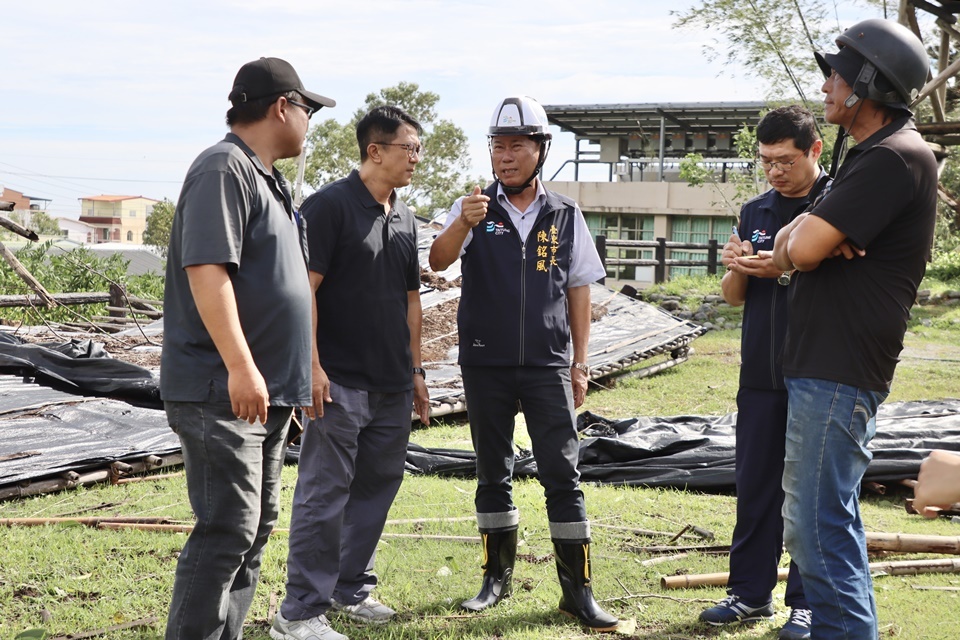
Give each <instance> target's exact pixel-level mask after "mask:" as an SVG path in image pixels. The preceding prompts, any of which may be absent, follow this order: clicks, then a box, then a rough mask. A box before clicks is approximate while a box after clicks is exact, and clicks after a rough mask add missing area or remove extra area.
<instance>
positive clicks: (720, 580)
mask: <svg viewBox="0 0 960 640" xmlns="http://www.w3.org/2000/svg"><path fill="white" fill-rule="evenodd" d="M788 572H789V569H787V568H785V567H784V568H781V569H779V570H778V571H777V580H779V581H783V580H786V579H787V573H788ZM870 573H871V574H874V575H878V574H879V575H891V576H913V575H918V574H921V573H960V560H901V561H899V562H871V563H870ZM729 579H730V574H729V573H700V574H690V575H685V576H663V577H662V578H660V586H661V587H662V588H663V589H684V588H687V587H704V586H716V587H722V586H726V584H727V580H729Z"/></svg>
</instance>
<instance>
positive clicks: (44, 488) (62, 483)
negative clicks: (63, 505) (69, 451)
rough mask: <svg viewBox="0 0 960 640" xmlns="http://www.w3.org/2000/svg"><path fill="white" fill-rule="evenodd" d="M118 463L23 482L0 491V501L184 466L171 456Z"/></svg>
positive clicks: (149, 457)
mask: <svg viewBox="0 0 960 640" xmlns="http://www.w3.org/2000/svg"><path fill="white" fill-rule="evenodd" d="M117 462H120V461H116V462H114V463H113V464H112V465H111V466H110V467H107V468H105V469H96V470H93V471H87V472H84V473H77V472H76V471H64V472H63V473H61V474H59V475H57V476H56V477H52V478H44V479H40V480H24V481H23V482H21V483H19V484H15V485H11V486H8V487H4V488H2V489H0V501H3V500H10V499H12V498H24V497H27V496H33V495H38V494H41V493H50V492H52V491H61V490H63V489H73V488H74V487H77V486H80V485H85V486H86V485H92V484H97V483H100V482H116V481H117V480H118V479H119V478H120V475H121V468H122V469H123V471H122V473H124V474H135V473H144V472H147V471H153V470H154V469H160V468H162V467H170V466H175V465H181V464H183V456H182V455H181V454H180V453H172V454H170V455H166V456H164V457H162V458H160V457H157V456H154V455H149V456H145V457H143V458H142V459H140V460H136V461H131V462H129V463H120V464H117Z"/></svg>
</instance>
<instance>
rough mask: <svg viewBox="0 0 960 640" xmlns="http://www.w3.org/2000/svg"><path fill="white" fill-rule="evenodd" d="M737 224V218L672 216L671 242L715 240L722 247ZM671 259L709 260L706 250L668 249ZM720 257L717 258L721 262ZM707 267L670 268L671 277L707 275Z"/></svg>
mask: <svg viewBox="0 0 960 640" xmlns="http://www.w3.org/2000/svg"><path fill="white" fill-rule="evenodd" d="M736 223H737V219H736V218H727V217H717V218H708V217H706V216H671V217H670V240H671V241H673V242H691V243H706V242H709V241H710V240H711V239H715V240H716V241H717V242H718V243H719V244H720V246H721V247H722V246H723V244H724V243H725V242H726V241H727V238H729V237H730V228H731V227H732V226H733V225H735V224H736ZM667 253H668V256H667V257H669V258H672V259H673V260H703V261H706V259H707V250H706V249H702V250H701V249H668V250H667ZM719 258H720V256H719V255H718V256H717V259H718V260H719ZM706 273H707V267H706V266H703V267H670V275H671V276H680V275H689V276H693V275H705V274H706Z"/></svg>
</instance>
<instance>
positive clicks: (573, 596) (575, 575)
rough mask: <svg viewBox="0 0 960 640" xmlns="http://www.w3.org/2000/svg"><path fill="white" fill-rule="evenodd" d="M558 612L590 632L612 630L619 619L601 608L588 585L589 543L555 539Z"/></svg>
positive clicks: (586, 541) (587, 541)
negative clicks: (577, 622) (560, 594)
mask: <svg viewBox="0 0 960 640" xmlns="http://www.w3.org/2000/svg"><path fill="white" fill-rule="evenodd" d="M553 552H554V554H555V555H556V558H557V577H558V578H560V590H561V592H562V593H563V595H562V596H561V598H560V613H564V614H566V615H568V616H570V617H573V618H576V619H577V620H579V621H580V624H582V625H583V626H584V627H586V628H587V629H588V630H590V631H615V630H616V628H617V624H618V623H619V620H617V619H616V618H614V617H613V616H612V615H610V614H609V613H607V612H606V611H604V610H603V609H601V608H600V605H598V604H597V601H596V600H594V599H593V588H592V587H591V586H590V541H589V540H580V541H571V540H562V541H561V540H554V541H553Z"/></svg>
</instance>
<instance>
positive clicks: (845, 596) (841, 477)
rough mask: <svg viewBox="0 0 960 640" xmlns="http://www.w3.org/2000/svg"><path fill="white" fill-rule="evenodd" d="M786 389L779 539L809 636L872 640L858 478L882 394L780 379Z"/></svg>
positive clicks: (872, 605) (874, 630)
mask: <svg viewBox="0 0 960 640" xmlns="http://www.w3.org/2000/svg"><path fill="white" fill-rule="evenodd" d="M786 384H787V393H788V394H789V397H790V400H789V408H788V410H787V442H786V458H785V460H784V469H783V490H784V494H785V498H784V501H783V521H784V532H783V534H784V541H785V542H786V545H787V550H788V551H789V552H790V555H791V557H792V558H793V560H794V561H795V562H796V563H797V566H798V567H800V575H801V576H802V577H803V588H804V591H805V592H806V595H807V602H808V603H809V604H810V609H811V610H812V611H813V627H812V628H811V636H812V637H814V638H817V639H818V640H834V639H836V638H849V639H850V640H875V639H876V638H877V636H878V633H879V631H878V625H877V606H876V602H875V600H874V597H873V580H872V579H871V577H870V567H869V561H868V560H867V545H866V535H865V534H864V530H863V521H862V520H861V519H860V481H861V480H862V479H863V474H864V472H865V471H866V470H867V465H868V464H869V462H870V460H871V459H872V458H873V454H871V453H870V452H869V451H868V450H867V444H868V443H869V442H870V440H872V439H873V436H874V435H875V434H876V431H877V422H876V416H877V409H878V408H879V407H880V403H882V402H883V401H884V399H886V397H887V394H886V393H884V392H879V391H870V390H868V389H858V388H857V387H852V386H849V385H845V384H840V383H838V382H830V381H828V380H817V379H814V378H786Z"/></svg>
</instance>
